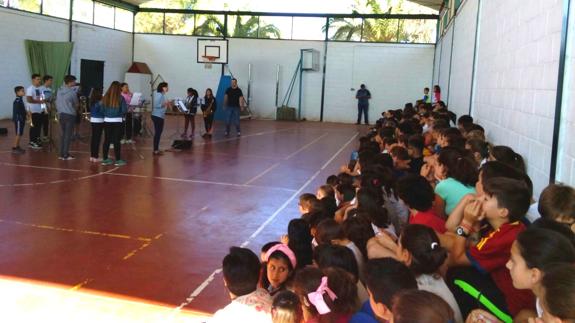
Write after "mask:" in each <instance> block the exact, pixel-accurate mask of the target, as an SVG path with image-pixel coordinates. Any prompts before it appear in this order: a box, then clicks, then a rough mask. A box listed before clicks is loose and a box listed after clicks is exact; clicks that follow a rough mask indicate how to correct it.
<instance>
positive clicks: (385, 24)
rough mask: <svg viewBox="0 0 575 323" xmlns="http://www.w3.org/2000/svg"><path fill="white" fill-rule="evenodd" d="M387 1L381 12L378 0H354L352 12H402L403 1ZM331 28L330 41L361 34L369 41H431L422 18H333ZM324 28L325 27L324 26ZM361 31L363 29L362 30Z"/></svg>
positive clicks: (427, 26)
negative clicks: (333, 30)
mask: <svg viewBox="0 0 575 323" xmlns="http://www.w3.org/2000/svg"><path fill="white" fill-rule="evenodd" d="M395 3H396V5H395V6H392V4H393V3H392V1H391V0H387V6H386V8H388V9H387V10H386V11H384V10H383V9H382V8H381V6H380V4H379V2H378V1H377V0H365V1H364V2H360V0H356V2H355V4H354V5H353V13H355V14H359V13H360V12H362V13H372V14H391V13H392V12H393V13H401V12H404V10H403V8H402V5H403V0H399V1H395ZM329 27H330V28H335V32H334V33H333V35H331V37H330V39H332V40H346V41H349V40H353V39H359V38H360V37H362V40H364V41H368V42H422V43H425V42H430V41H431V40H432V39H431V38H432V37H431V31H432V30H433V29H432V28H431V29H430V28H429V25H428V24H426V21H424V20H398V19H364V20H363V22H362V21H361V20H360V19H348V18H334V19H331V20H330V26H329ZM323 30H324V31H325V27H324V29H323ZM362 30H363V31H362Z"/></svg>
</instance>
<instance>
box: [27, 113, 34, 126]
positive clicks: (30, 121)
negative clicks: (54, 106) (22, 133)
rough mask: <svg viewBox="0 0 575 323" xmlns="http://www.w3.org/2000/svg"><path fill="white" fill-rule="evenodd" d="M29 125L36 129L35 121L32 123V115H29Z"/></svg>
mask: <svg viewBox="0 0 575 323" xmlns="http://www.w3.org/2000/svg"><path fill="white" fill-rule="evenodd" d="M28 123H29V124H30V127H31V128H34V121H32V115H30V114H28Z"/></svg>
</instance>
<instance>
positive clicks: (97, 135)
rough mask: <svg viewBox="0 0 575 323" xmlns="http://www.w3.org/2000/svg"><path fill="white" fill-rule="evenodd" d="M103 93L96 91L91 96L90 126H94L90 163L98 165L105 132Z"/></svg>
mask: <svg viewBox="0 0 575 323" xmlns="http://www.w3.org/2000/svg"><path fill="white" fill-rule="evenodd" d="M100 100H102V91H100V90H97V89H94V90H93V91H92V95H91V96H90V103H91V104H90V106H91V107H90V124H91V125H92V138H91V140H90V141H91V142H90V162H94V163H97V162H99V161H100V159H99V158H98V153H99V152H100V143H101V141H102V132H103V131H104V111H103V109H102V104H101V102H100Z"/></svg>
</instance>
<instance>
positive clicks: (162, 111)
mask: <svg viewBox="0 0 575 323" xmlns="http://www.w3.org/2000/svg"><path fill="white" fill-rule="evenodd" d="M166 93H168V83H166V82H162V83H160V84H158V88H157V89H156V93H154V109H153V110H152V122H153V123H154V155H162V154H163V153H162V152H161V151H160V137H161V136H162V131H164V118H165V116H166V109H167V108H168V107H170V106H171V102H170V101H168V99H167V98H166Z"/></svg>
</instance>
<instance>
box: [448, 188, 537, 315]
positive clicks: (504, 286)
mask: <svg viewBox="0 0 575 323" xmlns="http://www.w3.org/2000/svg"><path fill="white" fill-rule="evenodd" d="M483 190H484V192H485V194H484V195H483V196H482V197H481V198H480V199H475V200H470V201H469V202H468V204H467V205H466V207H465V210H464V216H463V220H462V221H461V223H460V225H459V226H458V227H457V229H456V234H453V233H448V234H446V235H445V236H444V237H443V240H442V244H443V245H444V247H445V248H447V249H448V250H449V251H450V253H451V257H450V263H449V266H450V271H449V272H448V277H447V278H448V279H447V280H448V284H450V288H452V291H453V293H454V296H455V298H456V299H457V300H458V302H459V306H460V307H461V310H462V312H464V314H463V315H464V317H465V316H466V315H467V313H469V312H470V311H471V310H472V309H474V308H477V307H478V306H477V305H478V304H479V302H478V300H477V299H476V298H474V297H472V296H471V295H469V294H468V293H467V292H465V291H464V289H463V288H461V287H460V286H461V285H460V284H459V285H458V284H455V283H454V282H455V281H456V280H458V281H460V282H461V281H463V282H465V283H467V284H468V285H470V286H472V287H473V288H474V289H476V290H477V291H479V292H480V293H481V295H483V297H485V298H486V299H489V300H490V301H491V302H492V303H493V304H494V305H495V306H496V307H497V308H498V309H499V311H497V312H498V313H495V312H492V314H494V315H498V318H499V319H500V320H502V321H506V320H507V321H508V320H511V319H512V318H513V316H515V315H517V314H518V313H519V311H521V310H522V309H534V308H535V297H534V295H533V293H532V292H531V291H529V290H518V289H516V288H515V287H513V282H512V279H511V274H510V273H509V269H507V268H506V266H505V264H506V263H507V261H508V260H509V258H510V256H511V246H512V244H513V242H514V241H515V240H516V238H517V235H518V234H519V233H521V232H522V231H523V230H525V226H524V225H523V223H521V219H522V218H523V217H524V215H525V213H527V210H528V209H529V202H530V193H529V189H528V188H527V186H526V185H525V183H524V182H522V181H519V180H515V179H510V178H503V177H495V178H491V179H489V180H487V181H485V183H484V184H483ZM484 219H485V220H486V221H487V222H488V223H489V227H488V228H487V231H486V232H485V234H483V235H482V236H481V237H480V239H479V241H478V242H477V243H476V244H474V245H473V244H472V245H471V246H469V247H466V242H467V239H466V238H467V237H468V236H469V234H472V233H474V232H477V231H479V230H478V229H479V228H480V223H481V221H482V220H484ZM462 266H463V267H465V266H467V267H468V269H469V270H467V269H466V270H458V268H453V267H462ZM469 266H471V267H469ZM452 269H453V270H452Z"/></svg>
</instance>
